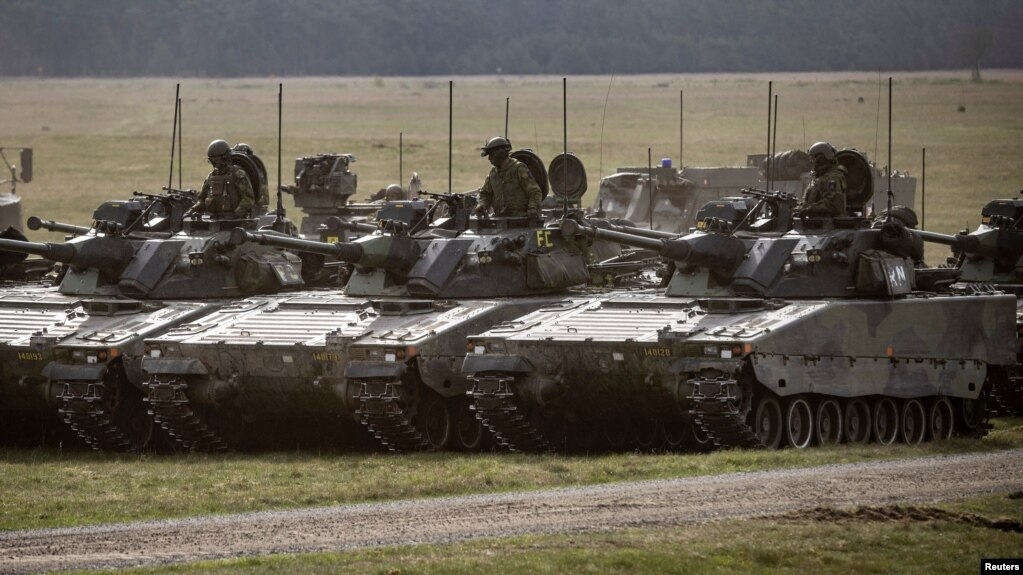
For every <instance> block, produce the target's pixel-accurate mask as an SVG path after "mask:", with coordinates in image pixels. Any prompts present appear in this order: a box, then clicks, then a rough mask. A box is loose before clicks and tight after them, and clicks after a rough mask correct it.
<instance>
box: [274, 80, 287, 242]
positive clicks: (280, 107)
mask: <svg viewBox="0 0 1023 575" xmlns="http://www.w3.org/2000/svg"><path fill="white" fill-rule="evenodd" d="M283 116H284V84H283V83H281V84H277V218H276V219H275V220H274V225H273V228H274V229H275V230H277V231H278V232H284V197H283V194H282V193H281V126H282V125H283V122H282V121H281V118H282V117H283Z"/></svg>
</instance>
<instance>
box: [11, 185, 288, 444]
mask: <svg viewBox="0 0 1023 575" xmlns="http://www.w3.org/2000/svg"><path fill="white" fill-rule="evenodd" d="M264 179H265V177H264ZM189 199H190V198H186V197H184V196H180V195H175V194H171V195H170V196H169V197H168V198H167V199H166V200H162V199H159V200H154V199H153V198H147V202H131V201H129V202H108V203H107V204H104V205H103V206H101V208H100V209H99V210H97V213H96V220H97V223H96V224H95V225H94V226H93V229H92V230H90V231H89V232H88V233H87V234H85V235H81V236H78V237H75V238H73V239H71V240H69V241H67V242H65V243H34V242H22V241H14V240H3V241H0V250H4V251H11V252H20V253H32V254H37V255H40V256H43V257H46V258H49V259H52V260H54V261H58V262H61V263H63V264H64V266H65V267H64V271H63V272H62V275H61V279H60V283H59V286H57V287H53V288H49V289H37V288H34V289H21V290H17V289H16V290H7V291H5V292H4V293H3V294H2V295H0V310H2V314H3V315H2V316H0V318H2V319H0V334H2V337H3V340H2V345H0V363H2V368H0V369H2V371H0V409H2V410H3V411H5V412H7V413H14V414H21V415H24V414H40V413H43V414H45V413H53V412H57V413H59V414H60V417H61V419H62V420H63V421H64V422H65V423H67V424H68V425H70V426H71V428H73V429H74V430H75V431H76V432H77V433H78V434H79V435H80V436H81V437H82V438H83V439H84V440H85V441H86V442H87V443H89V444H90V445H91V446H93V447H94V448H97V449H127V448H140V447H143V446H145V445H146V444H147V442H148V441H149V440H150V439H151V437H152V431H153V427H152V419H151V418H150V417H149V415H148V414H147V411H148V408H147V406H145V405H144V403H143V397H144V391H143V388H142V384H143V383H144V381H143V378H142V376H141V371H140V362H141V356H142V342H143V340H144V339H145V338H147V337H152V336H154V335H156V334H158V333H161V332H162V331H165V330H167V329H170V328H171V327H173V326H175V325H178V324H181V323H183V322H186V321H189V320H193V319H195V318H197V317H199V316H202V315H204V314H208V313H211V312H212V311H214V310H216V309H218V308H219V307H221V306H223V305H226V304H228V303H230V302H232V301H234V300H236V299H238V298H242V297H245V296H248V295H252V294H258V293H276V292H279V291H282V290H296V289H300V288H302V287H305V285H306V284H305V282H304V281H303V273H302V272H303V269H302V265H301V260H300V258H299V257H298V256H297V255H295V254H292V253H289V252H285V251H283V250H280V249H277V248H268V247H264V246H259V245H255V244H250V245H234V244H232V243H231V242H230V241H229V240H230V235H231V231H232V230H234V229H236V228H241V229H247V230H249V231H256V229H257V228H256V225H257V224H256V221H255V220H217V219H207V218H205V217H198V216H190V217H185V216H184V214H183V211H182V210H179V209H178V208H179V207H181V206H185V205H188V200H189ZM34 223H36V224H38V225H40V226H41V227H49V228H50V229H63V230H65V231H66V230H69V229H71V226H68V225H66V224H53V223H46V222H38V221H36V222H34ZM175 227H178V228H179V229H174V228H175ZM75 231H80V230H77V229H76V230H75ZM10 419H12V420H13V419H14V418H10Z"/></svg>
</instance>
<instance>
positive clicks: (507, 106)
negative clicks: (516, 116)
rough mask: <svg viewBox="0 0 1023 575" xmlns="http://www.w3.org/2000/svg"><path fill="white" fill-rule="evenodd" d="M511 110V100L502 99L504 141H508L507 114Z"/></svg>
mask: <svg viewBox="0 0 1023 575" xmlns="http://www.w3.org/2000/svg"><path fill="white" fill-rule="evenodd" d="M510 109H511V98H505V99H504V139H505V140H507V139H508V112H509V110H510Z"/></svg>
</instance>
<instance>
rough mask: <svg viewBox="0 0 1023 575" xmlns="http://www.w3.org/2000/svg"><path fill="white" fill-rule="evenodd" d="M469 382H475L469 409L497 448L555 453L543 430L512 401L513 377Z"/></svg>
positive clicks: (474, 378)
mask: <svg viewBox="0 0 1023 575" xmlns="http://www.w3.org/2000/svg"><path fill="white" fill-rule="evenodd" d="M469 381H471V382H472V391H469V392H468V395H469V397H471V398H472V405H471V406H470V408H471V409H473V410H475V411H476V419H478V420H480V422H481V423H483V426H484V427H486V428H487V430H489V431H490V433H491V435H492V436H493V438H494V441H495V442H496V443H497V444H498V445H500V446H501V447H504V448H505V449H507V450H508V451H514V452H545V451H551V450H552V448H551V445H550V444H549V443H548V442H547V440H546V439H545V438H544V436H543V434H542V433H541V432H540V430H538V429H536V428H535V427H533V425H531V424H530V422H529V420H528V419H527V418H526V417H525V416H524V415H523V414H522V413H521V412H519V409H518V407H516V406H515V403H514V402H513V401H512V399H513V397H514V394H513V393H512V390H511V383H512V382H513V381H515V376H514V375H512V374H507V375H494V376H480V377H477V376H470V377H469Z"/></svg>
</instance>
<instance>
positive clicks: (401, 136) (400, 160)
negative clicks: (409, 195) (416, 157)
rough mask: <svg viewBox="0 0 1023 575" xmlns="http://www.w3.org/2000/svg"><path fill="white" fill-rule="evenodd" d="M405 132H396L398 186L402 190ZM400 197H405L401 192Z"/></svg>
mask: <svg viewBox="0 0 1023 575" xmlns="http://www.w3.org/2000/svg"><path fill="white" fill-rule="evenodd" d="M404 181H405V132H398V185H399V186H402V189H403V190H404V189H405V188H404V186H405V184H403V183H402V182H404ZM402 195H405V194H404V192H402Z"/></svg>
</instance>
